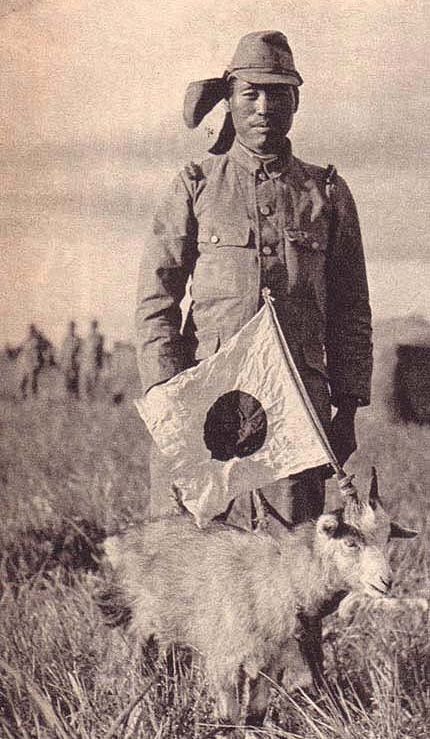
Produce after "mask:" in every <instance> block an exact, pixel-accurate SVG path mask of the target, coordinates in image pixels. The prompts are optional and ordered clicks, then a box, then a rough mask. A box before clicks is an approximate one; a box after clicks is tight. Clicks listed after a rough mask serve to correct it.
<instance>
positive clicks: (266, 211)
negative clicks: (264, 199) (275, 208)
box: [260, 205, 270, 216]
mask: <svg viewBox="0 0 430 739" xmlns="http://www.w3.org/2000/svg"><path fill="white" fill-rule="evenodd" d="M260 213H261V214H262V215H263V216H268V215H269V214H270V208H269V206H268V205H261V206H260Z"/></svg>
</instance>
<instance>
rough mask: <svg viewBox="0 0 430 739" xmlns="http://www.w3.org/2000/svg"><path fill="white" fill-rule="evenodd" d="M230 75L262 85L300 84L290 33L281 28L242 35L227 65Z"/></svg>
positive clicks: (300, 79)
mask: <svg viewBox="0 0 430 739" xmlns="http://www.w3.org/2000/svg"><path fill="white" fill-rule="evenodd" d="M227 73H228V77H231V76H233V77H239V78H240V79H243V80H245V82H251V83H255V84H257V85H258V84H260V85H269V84H283V85H301V84H302V82H303V80H302V78H301V77H300V75H299V73H298V72H297V70H296V68H295V66H294V59H293V54H292V52H291V49H290V46H289V44H288V40H287V37H286V36H284V34H283V33H280V31H255V32H253V33H248V34H247V35H246V36H243V37H242V38H241V39H240V41H239V44H238V46H237V49H236V52H235V54H234V57H233V59H232V61H231V64H230V65H229V67H227Z"/></svg>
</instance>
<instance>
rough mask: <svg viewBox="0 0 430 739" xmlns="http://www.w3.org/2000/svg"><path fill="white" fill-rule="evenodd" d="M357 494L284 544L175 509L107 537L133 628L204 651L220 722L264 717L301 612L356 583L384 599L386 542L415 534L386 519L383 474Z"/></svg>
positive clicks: (143, 635) (142, 635) (318, 609)
mask: <svg viewBox="0 0 430 739" xmlns="http://www.w3.org/2000/svg"><path fill="white" fill-rule="evenodd" d="M352 490H353V494H350V495H349V497H347V498H346V502H345V504H344V506H343V508H341V509H338V510H336V511H334V512H332V513H328V514H323V515H321V516H320V517H319V518H318V520H317V521H312V522H308V523H305V524H301V525H299V526H297V527H296V528H295V529H294V530H292V531H288V530H286V531H285V536H283V537H282V538H281V539H280V540H275V539H274V538H273V537H271V536H270V534H268V533H266V532H265V531H260V532H249V531H244V530H241V529H238V528H234V527H232V526H228V525H226V524H222V523H220V522H212V523H211V524H210V525H209V526H208V527H207V528H205V529H199V528H198V527H197V526H196V524H195V523H194V521H193V519H192V518H191V517H190V516H184V515H179V516H178V515H177V516H172V517H169V518H164V519H159V520H154V521H150V522H147V523H145V524H143V525H138V526H136V527H131V528H130V529H129V530H128V531H126V532H125V533H124V534H122V535H120V536H118V537H111V538H110V539H108V540H107V541H106V543H105V551H106V554H107V557H108V560H109V561H110V564H111V566H112V568H113V570H114V576H115V579H116V584H117V587H118V588H119V590H120V592H121V594H122V598H123V600H124V603H125V604H126V605H127V607H128V609H129V612H130V616H131V618H130V624H129V628H130V630H131V632H132V633H134V635H135V636H136V637H137V639H138V641H139V642H142V643H149V642H150V641H151V640H152V639H154V638H155V639H156V640H157V642H158V644H159V646H160V647H161V649H167V648H168V647H169V646H170V645H172V644H180V645H186V646H189V647H192V648H193V649H194V650H196V651H197V652H198V653H199V654H200V655H201V656H202V657H203V659H204V663H205V667H206V673H207V676H208V679H209V683H210V685H211V688H212V691H213V694H214V697H215V699H216V711H217V717H218V719H219V720H220V721H222V722H225V721H228V722H233V723H236V724H237V723H239V722H240V721H241V720H244V721H245V723H253V724H254V725H256V724H261V723H262V721H263V720H264V716H265V712H266V708H267V704H268V700H269V690H270V682H269V681H268V680H267V679H264V675H266V676H268V677H269V678H271V679H273V680H279V679H280V678H281V676H282V669H283V667H284V666H285V659H286V655H287V654H288V653H289V651H290V650H291V645H292V644H294V643H295V644H296V650H297V641H296V640H295V639H294V636H295V635H297V629H298V623H299V622H300V619H301V617H304V618H312V617H318V616H321V615H325V614H326V613H327V612H328V611H329V610H330V604H336V605H338V603H339V601H340V600H341V598H342V597H343V596H345V595H346V594H347V593H348V592H351V591H359V592H365V593H367V594H368V595H369V596H372V597H379V596H382V595H385V594H387V593H388V591H389V590H390V587H391V582H392V578H391V572H390V567H389V564H388V561H387V557H386V545H387V543H388V541H389V539H390V538H391V537H392V536H397V537H412V536H415V535H416V532H413V531H409V530H406V529H402V528H401V527H400V526H399V525H398V524H395V523H392V522H390V519H389V517H388V515H387V514H386V512H385V511H384V509H383V507H382V504H381V501H380V498H379V495H378V491H377V479H376V472H375V471H373V479H372V485H371V490H370V494H369V498H368V501H366V502H364V501H361V500H359V498H358V496H357V494H356V491H355V489H354V488H352ZM335 607H336V606H335ZM261 673H263V675H262V674H261ZM244 686H245V688H246V689H244ZM241 693H242V695H241Z"/></svg>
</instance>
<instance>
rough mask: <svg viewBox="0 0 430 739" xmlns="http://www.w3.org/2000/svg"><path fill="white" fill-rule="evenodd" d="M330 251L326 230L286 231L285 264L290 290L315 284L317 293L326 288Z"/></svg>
mask: <svg viewBox="0 0 430 739" xmlns="http://www.w3.org/2000/svg"><path fill="white" fill-rule="evenodd" d="M327 249H328V234H327V229H326V228H315V226H313V228H310V229H309V230H301V229H294V228H285V229H284V250H285V263H286V265H287V270H288V282H289V289H290V290H291V289H293V288H295V287H296V286H300V285H309V283H313V284H314V285H315V287H316V289H317V292H320V290H322V289H323V287H324V281H325V264H326V256H327Z"/></svg>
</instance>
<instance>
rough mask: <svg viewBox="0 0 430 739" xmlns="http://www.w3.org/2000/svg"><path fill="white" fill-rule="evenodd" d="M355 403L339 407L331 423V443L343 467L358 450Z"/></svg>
mask: <svg viewBox="0 0 430 739" xmlns="http://www.w3.org/2000/svg"><path fill="white" fill-rule="evenodd" d="M356 410H357V406H356V404H355V403H346V404H344V405H339V408H338V410H337V413H336V415H335V416H334V418H333V420H332V422H331V431H330V443H331V445H332V448H333V451H334V453H335V455H336V459H337V460H338V462H339V464H340V465H341V467H343V465H344V464H345V462H346V461H347V459H348V458H349V457H350V456H351V454H352V453H353V452H355V450H356V449H357V440H356V437H355V413H356Z"/></svg>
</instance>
